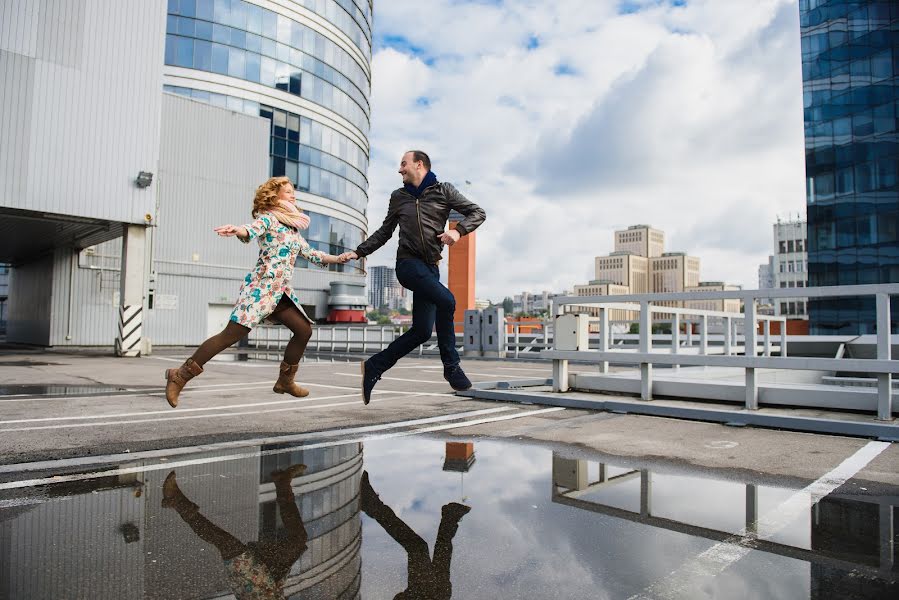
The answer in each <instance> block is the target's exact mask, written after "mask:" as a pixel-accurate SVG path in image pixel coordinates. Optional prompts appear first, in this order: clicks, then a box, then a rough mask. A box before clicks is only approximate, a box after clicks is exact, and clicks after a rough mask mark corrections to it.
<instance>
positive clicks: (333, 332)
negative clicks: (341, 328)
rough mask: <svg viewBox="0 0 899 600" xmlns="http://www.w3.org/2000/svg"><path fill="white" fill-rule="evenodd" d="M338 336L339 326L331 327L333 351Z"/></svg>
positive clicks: (332, 350)
mask: <svg viewBox="0 0 899 600" xmlns="http://www.w3.org/2000/svg"><path fill="white" fill-rule="evenodd" d="M336 336H337V328H336V327H331V352H334V341H335V337H336Z"/></svg>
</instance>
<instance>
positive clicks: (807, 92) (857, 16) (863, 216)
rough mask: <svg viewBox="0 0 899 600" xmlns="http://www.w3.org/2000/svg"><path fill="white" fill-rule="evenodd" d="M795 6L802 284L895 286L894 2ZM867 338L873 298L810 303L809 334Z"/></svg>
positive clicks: (898, 96)
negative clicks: (804, 220)
mask: <svg viewBox="0 0 899 600" xmlns="http://www.w3.org/2000/svg"><path fill="white" fill-rule="evenodd" d="M799 7H800V24H801V33H802V79H803V100H804V111H805V152H806V177H807V180H806V181H807V192H806V195H807V211H808V277H809V286H811V287H815V286H825V285H853V284H876V283H896V282H899V187H897V176H899V140H897V131H899V127H897V123H899V78H897V75H899V2H895V1H893V2H889V1H886V2H885V1H880V2H858V1H854V2H853V1H847V0H800V2H799ZM893 300H894V301H893V306H892V314H893V331H894V332H896V317H897V309H899V303H897V302H896V299H895V298H894V299H893ZM874 332H875V306H874V299H873V298H870V299H862V300H857V299H834V300H812V301H810V302H809V333H811V334H813V335H822V334H865V333H874Z"/></svg>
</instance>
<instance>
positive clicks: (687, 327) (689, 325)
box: [684, 318, 693, 348]
mask: <svg viewBox="0 0 899 600" xmlns="http://www.w3.org/2000/svg"><path fill="white" fill-rule="evenodd" d="M684 331H685V332H686V333H687V347H688V348H692V347H693V320H692V318H690V319H687V320H686V321H684Z"/></svg>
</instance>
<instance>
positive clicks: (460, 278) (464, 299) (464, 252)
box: [448, 215, 477, 331]
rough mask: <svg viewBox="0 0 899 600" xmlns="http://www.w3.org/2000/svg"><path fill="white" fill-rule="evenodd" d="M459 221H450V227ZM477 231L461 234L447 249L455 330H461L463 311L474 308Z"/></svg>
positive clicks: (454, 226)
mask: <svg viewBox="0 0 899 600" xmlns="http://www.w3.org/2000/svg"><path fill="white" fill-rule="evenodd" d="M453 216H455V215H453ZM458 224H459V221H457V220H454V221H450V225H449V226H450V229H455V228H456V225H458ZM476 236H477V232H476V231H472V232H471V233H469V234H468V235H465V236H462V237H461V238H460V239H459V241H458V242H456V243H455V244H453V245H452V246H450V249H449V276H448V279H449V289H450V291H451V292H452V293H453V296H455V297H456V312H455V314H454V316H453V321H455V322H456V323H459V324H458V325H456V331H462V322H463V321H464V320H465V311H466V310H470V309H473V308H474V279H475V254H476V249H477V238H476Z"/></svg>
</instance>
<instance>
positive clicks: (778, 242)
mask: <svg viewBox="0 0 899 600" xmlns="http://www.w3.org/2000/svg"><path fill="white" fill-rule="evenodd" d="M807 229H808V227H807V223H806V221H805V220H802V219H794V220H789V221H781V220H780V219H778V221H777V223H775V224H774V226H773V232H774V248H773V249H774V254H773V261H772V278H773V282H772V283H773V285H772V287H775V288H804V287H806V286H807V285H808V233H807ZM774 311H775V312H774V314H776V315H782V316H787V317H790V318H793V319H807V318H808V300H807V299H806V298H803V297H801V296H797V297H796V298H778V299H777V301H776V302H775V303H774Z"/></svg>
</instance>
